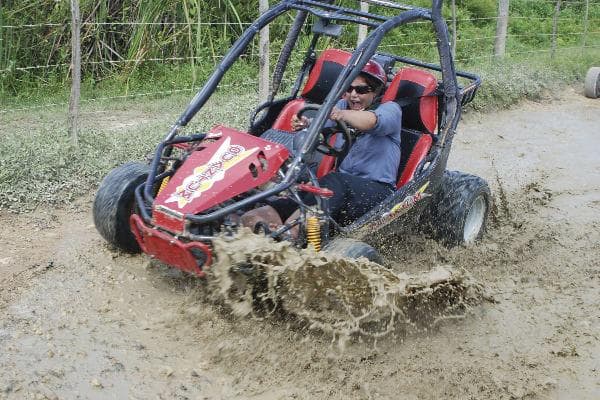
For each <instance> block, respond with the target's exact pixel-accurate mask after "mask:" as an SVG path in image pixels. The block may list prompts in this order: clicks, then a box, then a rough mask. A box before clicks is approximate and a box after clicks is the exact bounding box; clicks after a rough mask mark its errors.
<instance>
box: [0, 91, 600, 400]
mask: <svg viewBox="0 0 600 400" xmlns="http://www.w3.org/2000/svg"><path fill="white" fill-rule="evenodd" d="M598 126H600V103H599V102H598V101H594V100H590V99H586V98H584V97H583V96H582V95H581V93H579V92H577V91H574V90H571V91H567V92H566V93H565V94H563V95H562V97H561V98H559V99H553V100H551V101H550V100H548V102H546V103H544V104H541V103H524V104H522V105H521V106H520V107H519V108H517V109H514V110H509V111H502V112H498V113H493V114H476V113H468V114H466V115H465V117H464V121H463V123H462V124H461V129H460V133H459V135H458V136H457V137H456V139H455V142H454V148H453V153H452V156H451V159H450V162H449V167H450V168H451V169H460V170H462V171H465V172H470V173H475V174H477V175H480V176H482V177H484V178H486V179H487V180H488V182H489V183H490V186H491V187H492V192H493V193H494V196H495V201H496V203H495V209H494V214H493V218H492V221H491V224H490V230H489V232H488V234H487V235H486V237H485V238H484V240H483V241H482V242H481V243H478V244H477V245H475V246H472V247H469V248H454V249H451V250H449V249H446V248H445V247H443V246H440V245H439V244H437V243H436V242H433V241H430V240H427V239H425V238H422V237H417V236H414V237H390V238H386V240H385V243H381V246H382V247H383V248H384V249H385V256H386V263H387V264H388V265H391V266H392V270H391V271H382V270H380V269H379V267H377V266H373V265H371V264H368V263H358V264H351V265H350V264H348V263H346V262H344V261H340V260H330V259H329V258H327V257H323V256H321V255H320V256H319V257H316V258H315V257H314V256H311V255H310V254H303V253H296V255H294V256H293V255H292V254H291V253H290V252H289V251H290V249H285V248H277V246H284V245H275V244H273V243H269V242H262V241H259V240H255V241H252V242H251V244H252V245H251V246H250V245H247V246H245V247H244V248H239V249H235V250H234V247H233V246H234V245H233V244H229V245H227V246H226V248H227V250H226V251H225V252H224V253H225V254H227V257H230V259H231V261H230V262H226V261H223V262H225V263H229V265H231V264H232V263H233V264H235V263H236V259H235V257H240V254H246V253H248V255H251V256H253V257H256V260H255V261H258V263H259V264H260V265H263V266H265V268H270V273H269V274H266V276H270V277H271V278H272V280H271V282H269V281H268V280H267V282H266V285H263V286H262V288H263V292H261V293H266V294H267V296H266V297H265V299H267V300H268V301H265V304H264V305H263V308H262V310H258V311H257V310H256V308H250V307H248V293H247V291H246V290H245V289H244V288H247V286H246V285H247V282H245V281H244V280H243V279H242V280H241V281H239V279H238V280H237V281H236V280H234V281H231V282H230V283H231V284H232V285H227V284H226V283H227V277H226V276H223V275H221V276H220V277H219V276H218V275H219V272H220V271H224V270H225V269H223V270H220V269H218V268H215V269H214V271H215V272H214V273H215V275H217V276H216V277H215V282H222V283H223V285H221V286H220V287H217V288H222V289H226V292H228V293H227V294H228V298H229V299H231V298H233V299H236V301H235V302H230V303H229V304H233V308H234V310H235V311H236V313H232V312H231V308H232V307H231V306H229V305H228V304H227V302H222V301H217V299H216V296H215V293H214V292H213V288H214V285H213V287H211V285H210V284H209V283H207V282H206V281H201V280H198V279H195V278H192V277H189V276H186V275H184V274H182V273H179V272H178V271H176V270H172V269H169V268H165V267H162V266H158V265H154V264H151V263H149V262H148V260H147V259H146V258H144V257H142V256H130V255H126V254H122V253H119V252H114V251H113V250H111V249H110V248H108V247H107V246H106V245H105V244H104V242H103V240H102V239H101V238H100V237H99V235H98V234H97V233H96V231H95V229H94V227H93V224H92V218H91V211H90V209H91V208H90V207H91V200H92V196H93V194H90V195H89V197H87V198H82V199H80V200H79V202H78V203H76V204H74V205H72V206H71V207H69V208H67V209H61V210H54V209H48V208H43V207H40V208H38V209H37V210H36V212H34V213H29V214H22V215H12V214H7V213H0V221H1V222H2V224H0V247H1V249H2V251H1V253H0V366H2V368H1V369H0V399H11V400H12V399H106V398H128V399H146V398H158V399H288V398H296V399H314V398H319V399H320V398H327V399H349V398H350V399H376V398H379V399H392V398H402V399H438V398H448V399H487V398H493V399H597V398H600V379H599V378H598V377H599V376H600V333H599V332H600V308H599V307H598V304H600V263H599V261H598V260H599V259H600V257H599V256H600V245H599V243H600V229H599V227H600V212H599V210H600V157H599V156H598V149H599V148H600V135H598ZM237 243H238V244H239V243H240V242H237ZM264 246H266V247H264ZM257 249H262V250H263V251H261V252H257V251H256V250H257ZM273 250H277V251H273ZM292 257H300V258H299V259H298V258H296V259H291V258H292ZM223 260H226V258H225V257H223ZM284 264H285V265H289V266H290V268H273V266H275V267H276V266H277V265H284ZM224 265H225V264H224ZM323 266H325V268H326V271H328V273H329V274H330V275H331V277H332V279H334V278H335V276H336V274H340V275H341V274H344V275H345V274H346V268H350V267H352V270H353V271H359V272H360V274H355V275H353V276H352V279H351V280H347V281H342V282H343V284H345V285H347V286H343V285H342V286H340V285H338V286H339V287H337V286H336V287H333V290H324V291H317V292H316V293H317V294H318V295H316V296H315V295H314V293H315V292H314V287H313V286H310V285H308V284H307V283H308V282H315V280H313V279H310V277H311V276H310V274H311V273H313V272H314V271H315V270H316V269H317V268H319V267H323ZM225 271H227V270H225ZM434 273H437V274H439V275H434ZM307 276H308V277H309V278H307ZM235 277H237V278H239V275H236V276H235ZM382 277H385V278H382ZM275 278H276V279H275ZM454 278H456V279H454ZM219 279H221V281H219ZM278 279H280V280H283V281H285V282H286V283H287V285H285V286H283V285H280V286H278V285H277V284H276V282H277V280H278ZM335 280H336V281H338V282H339V279H335ZM391 282H393V283H394V285H391V286H386V285H387V284H388V283H391ZM440 282H443V283H444V284H446V283H448V282H454V283H455V285H454V286H451V287H453V288H454V289H457V290H451V291H449V292H450V294H454V295H455V296H456V297H454V299H456V300H457V301H456V303H455V304H458V308H453V307H450V309H443V310H440V309H439V308H437V309H431V308H428V309H427V308H426V309H420V308H419V307H417V309H416V311H415V312H414V313H411V312H410V311H409V310H410V308H407V306H406V305H407V304H408V303H410V301H408V299H410V298H411V295H412V294H414V293H421V294H422V293H427V296H426V297H425V298H426V299H430V298H432V297H429V295H430V294H434V295H435V294H436V291H435V288H436V287H438V288H439V289H440V290H439V291H438V292H437V294H440V295H446V298H451V299H452V298H453V297H451V296H448V292H446V293H444V291H443V290H441V289H442V288H443V287H448V286H445V285H441V286H437V285H436V284H437V283H440ZM263 283H264V282H263ZM357 285H358V286H359V287H360V285H362V287H363V289H364V290H362V291H360V292H359V294H360V295H359V296H352V297H347V296H346V294H347V293H350V291H351V290H352V289H353V288H356V287H357ZM411 285H413V286H412V287H415V286H414V285H416V287H417V288H418V290H417V291H416V292H410V291H409V292H408V294H409V296H407V291H406V288H408V287H411ZM325 286H327V287H328V286H329V284H328V283H327V284H326V282H324V287H325ZM259 287H261V286H260V285H259ZM273 288H276V289H278V290H279V291H277V292H273ZM390 288H393V290H391V289H390ZM329 289H331V288H329ZM402 289H404V290H402ZM232 293H233V297H232V296H231V294H232ZM472 293H475V294H476V296H475V298H476V299H478V301H480V300H481V297H477V295H478V296H483V297H484V298H486V299H488V300H492V301H483V302H479V303H477V301H476V302H473V301H470V300H468V299H471V298H472V297H473V295H472ZM442 297H444V296H442ZM373 298H377V299H385V300H386V301H383V302H379V303H375V304H376V305H378V306H377V307H373V304H374V303H373V302H372V299H373ZM433 298H435V296H434V297H433ZM357 299H358V300H357ZM422 300H423V297H420V298H419V296H418V295H417V296H416V299H415V301H416V303H412V304H426V302H423V301H422ZM464 300H467V301H464ZM277 301H282V302H283V304H282V307H281V308H283V310H282V311H281V308H277V307H271V308H269V306H273V305H274V304H276V303H277ZM407 302H408V303H407ZM324 303H325V304H327V306H326V307H324V306H323V304H324ZM434 303H435V302H434ZM465 304H466V305H468V306H465ZM447 305H448V304H444V306H447ZM450 305H451V306H453V305H454V303H453V304H450ZM285 307H287V309H285ZM248 313H249V315H247V316H245V317H240V316H238V314H248ZM276 313H280V314H277V315H275V314H276ZM363 316H365V317H364V318H362V317H363ZM419 316H425V320H424V321H421V323H419V322H418V319H419ZM302 321H310V322H312V324H310V325H306V324H303V323H302ZM379 321H385V323H384V324H379ZM390 321H394V322H393V323H391V324H390V323H389V322H390ZM316 328H319V329H316ZM392 328H393V332H388V330H390V329H392ZM413 328H414V329H413ZM365 329H367V330H368V332H371V333H373V332H375V333H376V334H374V335H373V334H372V335H370V336H369V335H362V334H361V333H364V332H363V331H364V330H365ZM332 332H334V333H339V332H342V333H343V332H346V333H349V335H346V336H345V335H339V334H334V335H332V334H331V333H332ZM377 333H387V334H386V335H385V336H384V337H381V338H377V337H375V336H378V335H377ZM390 333H391V334H390Z"/></svg>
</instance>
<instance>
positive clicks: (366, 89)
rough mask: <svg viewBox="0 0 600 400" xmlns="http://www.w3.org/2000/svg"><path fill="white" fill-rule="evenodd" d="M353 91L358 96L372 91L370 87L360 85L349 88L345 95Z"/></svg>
mask: <svg viewBox="0 0 600 400" xmlns="http://www.w3.org/2000/svg"><path fill="white" fill-rule="evenodd" d="M353 90H355V91H356V93H358V94H367V93H369V92H370V91H372V90H373V89H371V86H369V85H360V86H352V85H351V86H349V87H348V89H346V93H352V91H353Z"/></svg>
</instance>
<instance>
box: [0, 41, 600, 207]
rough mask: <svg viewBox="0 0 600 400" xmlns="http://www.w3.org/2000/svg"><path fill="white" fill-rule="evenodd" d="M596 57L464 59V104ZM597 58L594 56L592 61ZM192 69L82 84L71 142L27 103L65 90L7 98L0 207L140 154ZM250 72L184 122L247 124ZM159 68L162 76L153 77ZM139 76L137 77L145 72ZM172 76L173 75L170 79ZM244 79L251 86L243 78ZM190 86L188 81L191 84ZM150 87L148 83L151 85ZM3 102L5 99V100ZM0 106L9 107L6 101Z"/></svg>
mask: <svg viewBox="0 0 600 400" xmlns="http://www.w3.org/2000/svg"><path fill="white" fill-rule="evenodd" d="M598 59H600V52H596V53H591V52H588V54H587V55H585V56H584V55H582V54H581V52H580V51H574V52H573V54H564V53H561V54H560V55H557V57H556V58H555V59H550V58H549V57H548V56H543V57H542V56H539V57H536V58H529V59H523V60H518V59H508V60H505V61H501V62H493V63H487V64H479V65H473V66H465V67H464V68H463V67H462V66H461V67H459V68H461V69H465V70H469V71H474V72H477V73H479V74H481V76H482V78H483V82H484V83H483V85H482V87H481V90H480V91H479V93H478V95H477V97H476V98H475V100H474V101H473V103H471V105H470V106H469V107H471V108H472V109H474V110H477V111H483V112H491V111H493V110H497V109H502V108H507V107H510V106H514V105H515V104H518V102H519V101H521V100H523V99H530V100H540V99H543V98H547V97H548V93H549V92H550V93H552V92H556V91H560V90H561V87H565V86H566V85H568V84H572V83H574V82H582V80H583V77H584V76H585V73H586V71H587V69H588V68H589V66H591V65H593V62H594V61H595V60H598ZM596 62H597V61H596ZM189 73H190V71H185V70H183V69H181V70H179V71H178V73H177V74H175V75H173V74H167V73H166V70H165V71H163V72H162V75H161V72H160V71H159V72H156V71H155V74H157V75H155V76H153V78H157V79H146V80H145V81H144V83H143V84H142V85H141V86H139V87H138V86H135V85H134V83H135V82H134V81H132V82H130V83H131V85H130V87H129V88H128V89H127V90H129V91H130V93H129V94H130V95H131V94H135V93H136V91H137V92H139V93H143V92H145V91H150V93H154V94H152V95H150V96H140V97H131V98H130V97H125V98H113V99H109V100H95V101H92V100H93V99H94V98H96V97H116V96H119V95H122V93H123V92H122V87H121V88H119V85H118V82H116V81H114V82H109V81H107V82H103V83H102V86H97V87H96V88H95V91H91V92H87V93H88V96H90V95H91V97H88V98H87V99H86V101H85V102H84V103H83V104H82V116H81V130H80V146H79V148H77V149H76V148H74V147H72V146H71V144H70V141H69V138H68V135H67V115H66V106H65V105H59V106H52V107H43V106H42V107H39V108H30V107H32V106H33V105H35V104H42V105H43V104H48V103H59V104H60V103H61V102H62V104H64V103H65V101H66V95H65V94H64V93H60V94H59V95H50V94H49V93H46V94H43V95H39V94H38V95H37V96H35V97H34V98H33V99H31V100H27V99H24V98H22V99H19V100H14V99H13V100H11V101H9V102H8V103H9V107H8V109H10V108H13V109H18V108H24V110H22V111H11V112H4V113H2V114H0V115H2V120H3V124H2V126H0V137H1V138H2V139H1V141H0V209H6V210H11V211H16V212H18V211H24V210H31V209H33V208H35V207H37V206H38V205H42V204H43V205H58V204H65V203H69V202H70V201H72V200H73V199H75V198H77V197H79V196H81V195H83V194H86V193H88V192H89V191H90V190H94V189H95V188H96V187H97V185H98V184H99V182H100V180H101V179H102V178H103V177H104V176H105V175H106V173H107V172H108V171H109V170H110V169H112V168H113V167H115V166H116V165H119V164H122V163H123V162H125V161H128V160H143V159H144V158H146V157H147V156H148V155H149V154H151V153H152V151H153V149H154V147H155V146H156V144H157V143H158V141H159V140H160V139H161V138H162V137H164V135H165V133H166V132H167V130H168V127H169V125H170V124H172V123H173V122H174V121H175V119H176V118H177V116H178V115H179V114H180V113H181V112H182V111H183V110H184V108H185V106H186V104H187V103H188V102H189V100H190V99H191V97H192V92H191V91H183V92H176V93H175V94H170V95H169V96H163V95H161V94H160V93H158V92H160V91H161V90H164V91H166V92H170V90H169V89H170V88H169V86H168V85H167V82H169V81H168V80H167V79H166V77H167V76H171V77H173V76H176V79H177V81H178V82H184V81H185V78H186V76H187V75H186V74H189ZM242 73H243V76H252V74H250V73H249V71H239V73H238V74H237V75H236V74H234V75H232V76H233V77H234V78H232V79H230V81H226V82H224V84H225V89H223V90H221V91H220V92H218V93H217V94H216V95H215V96H213V98H212V99H211V100H210V101H209V103H208V104H207V105H206V106H205V108H204V109H203V111H202V113H200V114H199V115H198V116H197V117H196V118H195V119H194V121H193V124H192V125H191V126H190V127H189V129H190V130H196V129H197V130H204V129H207V128H210V127H211V126H212V125H214V124H216V123H225V124H227V125H230V126H234V127H237V128H240V129H245V128H246V127H247V123H248V115H249V112H250V111H251V110H252V109H253V108H254V107H255V105H256V104H257V96H256V89H255V87H254V86H250V85H249V84H248V83H247V82H245V81H243V80H241V79H240V80H236V79H235V77H236V76H240V75H242ZM160 76H162V77H163V78H165V79H164V80H161V79H158V78H160ZM142 78H143V77H141V76H140V77H139V79H140V80H142ZM172 81H173V80H171V82H172ZM245 84H248V86H245ZM188 88H189V86H188ZM151 89H152V90H151ZM5 106H6V102H5ZM3 108H4V110H6V109H7V107H3Z"/></svg>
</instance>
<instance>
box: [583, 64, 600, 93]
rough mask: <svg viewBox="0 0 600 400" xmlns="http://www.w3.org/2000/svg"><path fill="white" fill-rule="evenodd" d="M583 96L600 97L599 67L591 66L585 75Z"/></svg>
mask: <svg viewBox="0 0 600 400" xmlns="http://www.w3.org/2000/svg"><path fill="white" fill-rule="evenodd" d="M585 96H586V97H589V98H590V99H597V98H598V97H600V67H592V68H590V69H589V70H588V72H587V74H586V76H585Z"/></svg>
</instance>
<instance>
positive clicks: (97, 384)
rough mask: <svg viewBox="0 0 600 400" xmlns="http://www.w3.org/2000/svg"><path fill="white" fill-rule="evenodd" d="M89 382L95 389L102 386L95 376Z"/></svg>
mask: <svg viewBox="0 0 600 400" xmlns="http://www.w3.org/2000/svg"><path fill="white" fill-rule="evenodd" d="M90 383H91V385H92V386H93V387H95V388H97V389H102V388H103V387H104V386H103V385H102V383H101V382H100V381H99V380H98V379H97V378H94V379H92V380H91V382H90Z"/></svg>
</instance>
